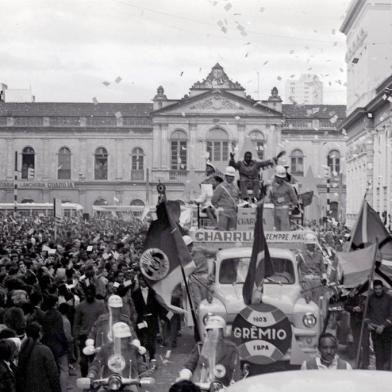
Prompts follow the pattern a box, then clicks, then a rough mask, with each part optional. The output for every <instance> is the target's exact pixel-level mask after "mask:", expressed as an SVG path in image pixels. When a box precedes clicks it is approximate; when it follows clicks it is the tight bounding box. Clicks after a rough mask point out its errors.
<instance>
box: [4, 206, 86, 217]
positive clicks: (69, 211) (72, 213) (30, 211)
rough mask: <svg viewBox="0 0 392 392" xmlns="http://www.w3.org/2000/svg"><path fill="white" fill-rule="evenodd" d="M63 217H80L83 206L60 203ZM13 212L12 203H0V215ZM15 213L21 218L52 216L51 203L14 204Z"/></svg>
mask: <svg viewBox="0 0 392 392" xmlns="http://www.w3.org/2000/svg"><path fill="white" fill-rule="evenodd" d="M61 208H62V210H63V216H64V217H66V218H76V217H82V215H83V206H81V205H80V204H78V203H61ZM14 212H15V204H14V203H0V215H3V216H7V215H11V214H13V213H14ZM16 212H17V214H18V215H21V216H53V215H54V213H53V203H16Z"/></svg>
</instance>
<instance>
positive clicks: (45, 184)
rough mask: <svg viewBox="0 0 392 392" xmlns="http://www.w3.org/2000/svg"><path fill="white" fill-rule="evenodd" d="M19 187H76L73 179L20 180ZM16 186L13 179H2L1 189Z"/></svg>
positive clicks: (0, 182)
mask: <svg viewBox="0 0 392 392" xmlns="http://www.w3.org/2000/svg"><path fill="white" fill-rule="evenodd" d="M17 183H18V188H19V189H31V188H34V189H36V188H39V189H74V188H75V183H74V182H72V181H56V182H53V181H49V182H41V181H18V182H17ZM13 187H14V182H13V181H0V189H12V188H13Z"/></svg>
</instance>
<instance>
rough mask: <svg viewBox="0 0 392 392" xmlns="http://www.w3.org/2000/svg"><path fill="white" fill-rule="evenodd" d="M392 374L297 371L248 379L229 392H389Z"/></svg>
mask: <svg viewBox="0 0 392 392" xmlns="http://www.w3.org/2000/svg"><path fill="white" fill-rule="evenodd" d="M391 383H392V373H391V372H387V371H379V370H378V371H371V370H345V371H343V370H327V371H320V370H297V371H287V372H279V373H269V374H263V375H259V376H254V377H249V378H248V379H246V380H242V381H239V382H238V383H235V384H233V385H232V386H231V387H229V388H228V389H227V392H260V391H262V392H314V391H317V392H369V391H377V390H379V391H382V390H388V389H389V388H390V385H391Z"/></svg>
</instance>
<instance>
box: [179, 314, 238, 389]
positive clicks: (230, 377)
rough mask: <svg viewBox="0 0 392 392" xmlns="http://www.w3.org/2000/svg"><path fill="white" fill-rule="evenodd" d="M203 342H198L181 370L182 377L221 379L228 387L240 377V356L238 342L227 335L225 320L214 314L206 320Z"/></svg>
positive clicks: (180, 375) (194, 379)
mask: <svg viewBox="0 0 392 392" xmlns="http://www.w3.org/2000/svg"><path fill="white" fill-rule="evenodd" d="M205 328H206V338H205V341H204V343H201V342H199V343H197V344H196V346H195V347H194V348H193V350H192V352H191V354H190V356H189V358H188V360H187V362H186V363H185V365H184V367H183V368H182V369H181V370H180V372H179V377H178V379H179V380H190V379H192V381H193V382H195V383H211V382H213V381H219V382H221V383H222V384H223V385H224V386H229V385H230V384H232V383H233V382H235V381H238V380H239V379H240V378H241V368H240V357H239V353H238V349H237V347H236V345H235V344H234V343H233V342H231V341H230V340H227V339H225V338H224V331H225V328H226V322H225V320H224V319H223V318H222V317H221V316H217V315H212V316H209V317H208V318H207V321H206V325H205Z"/></svg>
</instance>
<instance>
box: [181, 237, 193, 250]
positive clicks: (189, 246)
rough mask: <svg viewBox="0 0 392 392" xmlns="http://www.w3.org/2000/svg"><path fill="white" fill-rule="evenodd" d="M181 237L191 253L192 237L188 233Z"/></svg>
mask: <svg viewBox="0 0 392 392" xmlns="http://www.w3.org/2000/svg"><path fill="white" fill-rule="evenodd" d="M182 239H183V240H184V243H185V246H186V247H187V248H188V251H189V253H191V254H192V250H193V240H192V237H191V236H189V235H184V236H182Z"/></svg>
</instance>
